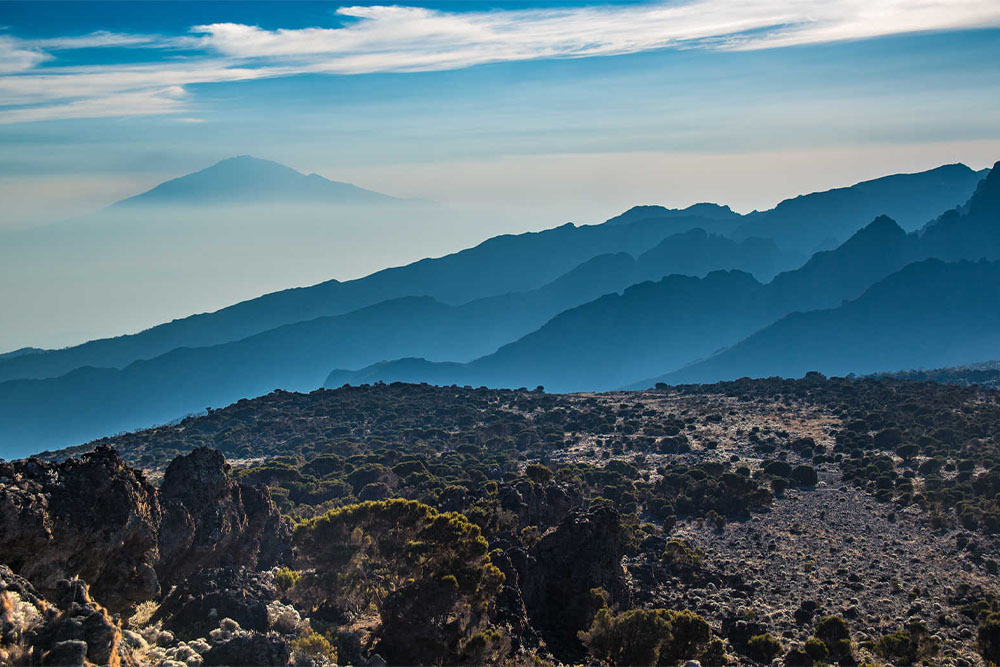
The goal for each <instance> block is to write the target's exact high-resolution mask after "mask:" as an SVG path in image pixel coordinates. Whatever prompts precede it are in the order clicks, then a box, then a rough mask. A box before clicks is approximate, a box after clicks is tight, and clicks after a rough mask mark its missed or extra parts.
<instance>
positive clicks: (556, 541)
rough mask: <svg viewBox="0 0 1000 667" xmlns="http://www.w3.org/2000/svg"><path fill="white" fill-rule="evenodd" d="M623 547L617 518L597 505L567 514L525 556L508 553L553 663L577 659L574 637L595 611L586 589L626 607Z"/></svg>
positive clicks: (579, 650)
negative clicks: (596, 590) (600, 592)
mask: <svg viewBox="0 0 1000 667" xmlns="http://www.w3.org/2000/svg"><path fill="white" fill-rule="evenodd" d="M624 542H625V531H624V529H623V528H622V525H621V521H620V518H619V516H618V513H617V512H616V511H615V510H614V509H612V508H610V507H607V506H601V507H597V508H595V509H591V510H589V511H582V510H576V511H573V512H571V513H570V514H569V515H567V516H566V518H564V519H563V520H562V521H561V522H560V523H559V525H558V527H556V529H555V530H553V531H551V532H549V533H547V534H545V535H544V536H543V537H542V539H541V540H539V542H538V544H536V545H535V546H534V547H533V548H532V549H531V552H530V553H524V552H523V551H519V550H512V551H511V552H510V555H511V560H512V561H513V562H514V565H515V567H516V568H517V570H518V575H519V578H520V582H521V591H522V594H523V596H524V602H525V606H526V607H527V609H528V615H529V618H530V619H531V621H532V624H533V626H534V627H535V629H536V630H537V631H538V632H539V634H541V635H542V637H543V638H544V639H545V640H546V642H547V643H548V645H549V647H550V648H551V649H552V652H553V653H554V654H555V655H556V656H557V657H558V658H560V659H562V660H572V659H576V658H578V657H580V655H582V645H581V644H580V640H579V639H578V638H577V632H579V631H580V630H585V629H586V628H587V627H588V626H589V624H590V621H591V619H592V618H593V614H594V612H595V611H596V609H597V606H596V605H595V600H594V598H593V596H592V595H591V589H594V588H602V589H604V590H605V591H606V592H607V594H608V598H609V601H610V602H611V603H612V604H627V602H628V598H629V591H628V587H627V585H626V582H625V572H624V570H623V569H622V564H621V561H622V555H623V553H624Z"/></svg>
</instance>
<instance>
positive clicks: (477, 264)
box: [0, 159, 978, 381]
mask: <svg viewBox="0 0 1000 667" xmlns="http://www.w3.org/2000/svg"><path fill="white" fill-rule="evenodd" d="M240 160H241V159H236V162H235V163H234V164H239V163H240ZM251 160H252V159H251ZM244 161H245V160H244ZM258 162H264V161H253V162H252V163H251V164H253V165H256V166H257V167H260V168H261V169H262V170H265V171H268V172H270V171H276V172H278V173H280V174H282V176H280V178H279V179H278V180H281V179H286V178H291V179H292V180H295V181H299V180H301V179H307V178H309V177H305V176H302V175H301V174H299V173H298V172H295V171H294V170H290V169H287V168H285V167H281V166H280V165H274V164H273V163H264V164H263V165H258V164H257V163H258ZM216 166H217V167H218V166H219V165H216ZM212 169H213V168H209V170H206V171H211V170H212ZM942 170H943V171H942ZM937 171H941V173H940V174H938V176H937V177H935V178H931V177H927V178H921V176H922V175H919V174H918V175H913V176H907V177H905V178H902V180H901V181H899V182H900V183H902V185H901V186H899V187H897V189H900V188H901V189H902V191H905V192H909V193H910V194H912V195H913V196H916V197H925V198H926V197H927V196H928V195H926V193H924V192H923V191H924V190H930V191H934V189H935V188H936V187H938V186H939V184H938V181H940V182H941V183H943V184H944V185H941V187H944V188H945V189H946V190H948V192H946V193H945V194H942V195H940V197H938V198H939V199H941V200H944V199H949V197H951V196H952V194H953V193H952V190H954V189H960V188H959V187H958V186H954V185H953V181H955V182H958V183H959V185H961V183H965V182H966V181H970V180H972V179H971V178H970V177H969V174H972V173H973V172H971V170H968V169H967V168H965V167H961V166H957V167H954V168H941V170H935V172H937ZM287 172H290V174H289V173H287ZM926 173H927V174H930V173H931V172H926ZM194 176H196V174H193V175H190V176H189V177H183V178H181V179H177V181H174V182H172V183H174V185H171V186H170V187H167V185H168V184H164V185H163V186H161V187H163V188H165V189H164V190H163V191H160V194H157V195H156V196H157V197H159V196H161V195H162V196H168V195H170V193H171V192H175V191H177V190H178V189H182V188H181V185H183V184H182V183H181V182H182V181H183V182H185V183H188V184H190V183H191V181H185V179H188V178H193V177H194ZM974 177H975V178H978V177H977V176H975V175H974ZM220 178H221V176H220ZM887 178H888V179H890V181H891V182H893V183H895V182H896V181H892V180H891V179H895V177H887ZM882 180H885V179H879V181H873V182H872V183H878V182H880V181H882ZM897 180H899V179H897ZM861 185H864V184H861ZM857 187H860V186H857ZM968 187H969V190H970V191H971V188H972V187H973V185H969V186H968ZM907 188H909V190H907ZM948 188H951V189H950V190H949V189H948ZM157 190H158V188H154V190H153V191H151V193H152V192H156V191H157ZM846 190H851V189H850V188H848V189H846ZM852 192H853V191H852ZM148 194H149V193H148ZM821 194H822V193H821ZM862 194H864V193H862ZM150 196H153V195H152V194H150ZM866 196H867V195H866ZM935 197H937V195H935ZM800 199H802V200H804V201H805V202H807V203H808V202H814V201H820V202H821V201H822V199H823V198H820V199H819V200H816V199H815V196H814V195H808V196H806V197H803V198H800ZM932 199H933V197H932ZM790 201H796V200H790ZM961 201H964V197H955V198H954V200H949V203H948V204H947V205H942V206H941V207H939V208H935V209H934V210H933V212H928V213H927V215H926V218H930V217H933V216H934V215H937V214H938V213H939V212H940V211H941V210H944V209H945V208H947V207H949V206H954V205H956V204H958V203H960V202H961ZM931 204H933V205H934V206H936V205H937V200H935V201H933V202H931ZM796 206H798V207H799V209H800V210H801V212H802V214H803V215H807V216H813V215H815V214H816V210H817V206H816V205H815V204H810V205H809V206H804V207H803V205H802V204H801V203H800V204H797V205H796ZM788 208H789V205H785V206H784V207H782V206H780V205H779V207H778V208H777V209H775V211H778V209H781V210H782V211H785V210H786V209H788ZM851 211H852V215H853V214H854V213H856V211H855V210H854V209H851ZM879 212H881V211H879ZM771 213H773V212H769V213H766V214H759V215H761V216H765V217H766V216H767V215H770V214H771ZM782 216H783V217H782V218H781V219H783V220H786V221H788V220H789V219H790V218H789V215H788V214H786V213H782ZM872 217H874V215H871V216H867V217H865V218H858V219H856V220H853V221H852V222H851V223H850V224H851V225H853V228H857V227H859V226H860V225H861V224H862V223H863V221H864V220H870V219H871V218H872ZM741 219H743V218H741V217H740V216H739V215H738V214H735V213H733V212H732V211H730V210H729V209H728V208H726V207H720V206H716V205H712V204H698V205H695V206H693V207H689V208H688V209H684V210H680V211H677V210H670V209H663V208H662V207H636V208H634V209H631V210H630V211H628V212H626V213H625V214H623V215H622V216H619V217H618V218H613V219H612V221H609V222H610V224H604V225H595V226H583V227H575V226H573V225H563V226H562V227H557V228H555V229H550V230H546V231H544V232H538V233H528V234H520V235H516V236H510V235H505V236H498V237H495V238H492V239H489V240H488V241H485V242H483V243H481V244H479V245H477V246H475V247H473V248H470V249H468V250H464V251H461V252H458V253H454V254H451V255H447V256H444V257H441V258H436V259H426V260H421V261H419V262H414V263H412V264H409V265H406V266H402V267H397V268H393V269H386V270H384V271H379V272H377V273H374V274H371V275H370V276H367V277H365V278H361V279H358V280H352V281H347V282H339V281H335V280H331V281H327V282H323V283H319V284H316V285H313V286H311V287H305V288H297V289H291V290H283V291H280V292H273V293H271V294H266V295H264V296H261V297H258V298H255V299H250V300H247V301H243V302H240V303H237V304H235V305H233V306H229V307H227V308H223V309H221V310H218V311H215V312H211V313H203V314H199V315H192V316H190V317H186V318H183V319H179V320H174V321H172V322H168V323H166V324H162V325H159V326H156V327H153V328H151V329H147V330H145V331H142V332H140V333H137V334H132V335H127V336H119V337H116V338H106V339H99V340H94V341H91V342H88V343H84V344H83V345H78V346H74V347H71V348H66V349H61V350H47V351H44V352H41V353H38V354H32V355H29V356H26V357H23V358H0V381H3V380H8V379H16V378H46V377H56V376H59V375H62V374H64V373H67V372H69V371H71V370H73V369H75V368H80V367H83V366H96V367H107V368H123V367H125V366H127V365H128V364H130V363H132V362H133V361H136V360H140V359H151V358H154V357H156V356H159V355H161V354H164V353H166V352H169V351H170V350H172V349H174V348H177V347H201V346H208V345H216V344H220V343H225V342H230V341H235V340H240V339H242V338H246V337H248V336H252V335H255V334H257V333H261V332H263V331H267V330H269V329H273V328H276V327H279V326H282V325H285V324H289V323H293V322H300V321H307V320H310V319H314V318H317V317H324V316H330V315H338V314H344V313H348V312H351V311H353V310H356V309H358V308H363V307H366V306H369V305H373V304H375V303H378V302H380V301H384V300H387V299H394V298H398V297H402V296H420V295H426V296H432V297H434V298H435V299H438V300H440V301H442V302H445V303H450V304H460V303H464V302H467V301H471V300H475V299H479V298H483V297H488V296H495V295H502V294H506V293H508V292H520V291H527V290H531V289H535V288H537V287H539V286H541V285H544V284H546V283H548V282H551V281H552V280H555V279H556V278H557V277H558V276H560V275H562V274H564V273H566V272H568V271H570V270H571V269H572V268H573V267H574V266H577V265H579V264H581V263H583V262H585V261H587V260H588V259H590V258H592V257H595V256H597V255H599V254H604V253H615V252H626V253H629V254H632V255H634V256H639V255H641V254H643V253H645V252H646V251H649V250H651V249H652V248H653V247H654V246H656V245H657V244H658V243H660V242H661V241H662V240H663V239H665V238H666V237H668V236H670V235H673V234H676V233H678V232H684V231H687V230H690V229H694V228H697V227H700V228H702V229H708V230H710V231H711V230H713V229H718V225H719V224H722V225H726V226H731V225H732V224H733V223H734V222H738V221H739V220H741ZM762 219H763V218H762ZM809 219H811V218H809ZM748 224H749V223H748ZM806 226H808V225H806ZM813 226H815V225H813ZM761 229H763V230H764V231H768V230H769V229H771V228H767V227H766V226H764V227H761ZM774 229H777V228H774ZM741 234H742V237H745V240H747V239H749V238H750V237H752V236H754V235H755V230H754V229H753V228H751V227H749V226H747V225H744V226H743V230H742V232H741ZM764 236H767V234H764ZM793 255H794V253H793ZM755 261H756V260H755ZM791 266H794V259H793V257H789V256H787V255H778V256H777V258H776V260H775V263H774V264H773V265H754V264H749V263H741V262H735V263H733V264H731V265H730V266H722V265H718V264H716V265H713V266H712V267H710V268H741V269H744V270H748V271H751V272H752V273H754V274H755V275H757V276H758V277H759V278H761V279H764V280H766V279H768V278H769V277H770V275H772V274H773V273H774V272H776V271H778V270H781V269H783V268H790V267H791ZM709 270H710V269H709ZM687 272H689V273H694V274H696V275H697V272H695V271H687ZM660 275H663V274H662V273H659V274H657V273H655V272H654V273H653V274H649V273H645V274H642V275H641V278H646V279H650V278H658V277H659V276H660Z"/></svg>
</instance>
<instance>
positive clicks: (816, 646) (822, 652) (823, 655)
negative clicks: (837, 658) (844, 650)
mask: <svg viewBox="0 0 1000 667" xmlns="http://www.w3.org/2000/svg"><path fill="white" fill-rule="evenodd" d="M803 648H804V650H805V652H806V654H807V655H808V656H809V657H810V658H812V659H813V660H816V661H817V662H818V661H821V660H826V659H827V658H828V657H829V656H830V649H828V648H827V647H826V644H825V643H824V642H823V640H822V639H820V638H819V637H810V638H809V639H807V640H806V643H805V646H804V647H803Z"/></svg>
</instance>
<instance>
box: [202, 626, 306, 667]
mask: <svg viewBox="0 0 1000 667" xmlns="http://www.w3.org/2000/svg"><path fill="white" fill-rule="evenodd" d="M290 655H291V651H290V650H289V648H288V644H287V643H286V642H285V640H283V639H282V638H281V637H279V636H278V635H276V634H274V633H269V634H266V635H265V634H260V633H256V632H254V633H246V634H240V635H238V636H236V637H233V638H232V639H230V640H229V641H227V642H225V643H223V644H219V645H218V646H214V647H212V648H211V649H210V650H209V651H208V652H206V653H205V655H204V656H203V657H204V663H203V664H204V665H206V667H207V666H208V665H229V666H232V667H239V666H241V665H259V666H260V667H265V666H267V667H270V666H271V665H287V664H288V658H289V657H290Z"/></svg>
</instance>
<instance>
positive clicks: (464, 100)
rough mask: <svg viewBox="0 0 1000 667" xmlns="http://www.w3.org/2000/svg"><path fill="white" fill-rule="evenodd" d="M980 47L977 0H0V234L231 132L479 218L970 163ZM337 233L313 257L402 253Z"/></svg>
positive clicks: (603, 209)
mask: <svg viewBox="0 0 1000 667" xmlns="http://www.w3.org/2000/svg"><path fill="white" fill-rule="evenodd" d="M997 53H1000V3H998V2H992V1H989V0H921V1H920V2H914V1H913V0H790V1H778V0H687V1H668V2H660V1H657V2H649V1H646V2H632V1H627V2H597V3H595V2H588V1H579V0H574V1H570V0H565V1H560V2H539V1H537V0H523V1H519V2H504V1H498V2H433V3H420V2H401V3H400V4H397V5H392V6H379V5H339V4H336V3H323V2H304V3H300V2H251V3H243V2H236V1H229V2H194V3H188V2H167V3H158V2H136V3H119V2H68V3H63V2H24V3H19V2H0V202H2V205H0V232H3V231H6V230H23V229H26V228H34V227H38V226H41V225H46V224H49V223H53V222H58V221H63V220H68V219H69V220H72V219H74V218H77V217H79V216H82V215H85V214H87V213H90V212H92V211H95V210H99V209H100V208H102V207H104V206H106V205H108V204H110V203H112V202H114V201H116V200H118V199H121V198H123V197H126V196H129V195H132V194H135V193H137V192H140V191H143V190H145V189H148V188H150V187H152V186H154V185H155V184H157V183H159V182H161V181H163V180H165V179H168V178H173V177H176V176H179V175H182V174H184V173H188V172H191V171H195V170H197V169H201V168H204V167H206V166H208V165H210V164H212V163H214V162H216V161H218V160H221V159H224V158H227V157H231V156H234V155H244V154H250V155H255V156H257V157H261V158H266V159H272V160H276V161H278V162H281V163H283V164H286V165H289V166H291V167H294V168H296V169H298V170H300V171H302V172H305V173H310V172H316V173H319V174H321V175H323V176H326V177H328V178H331V179H334V180H340V181H348V182H352V183H356V184H358V185H360V186H363V187H366V188H370V189H373V190H377V191H380V192H386V193H389V194H393V195H397V196H404V197H419V198H424V199H430V200H433V201H436V202H440V203H441V204H442V205H444V206H447V207H450V210H452V211H453V212H456V213H455V214H456V215H459V216H461V215H464V216H465V217H466V218H467V224H468V225H471V226H475V225H476V224H480V221H482V223H481V225H482V227H481V229H478V232H480V233H479V236H483V237H485V236H486V235H488V234H489V233H496V232H497V231H498V230H500V231H524V230H527V229H539V228H543V227H550V226H555V225H558V224H561V223H562V222H565V221H567V220H572V221H575V222H584V223H593V222H599V221H601V220H603V219H605V218H607V217H609V216H611V215H614V214H616V213H618V212H620V211H621V210H624V209H625V208H628V207H629V206H631V205H635V204H653V203H658V204H664V205H668V206H686V205H689V204H692V203H695V202H698V201H716V202H719V203H724V204H729V205H731V206H732V207H733V208H734V209H736V210H739V211H744V212H745V211H749V210H752V209H755V208H757V209H764V208H769V207H771V206H773V205H774V204H775V203H777V202H778V201H780V200H781V199H783V198H785V197H789V196H794V195H796V194H800V193H803V192H808V191H814V190H821V189H827V188H830V187H836V186H842V185H848V184H851V183H854V182H857V181H860V180H864V179H867V178H874V177H877V176H881V175H885V174H888V173H895V172H903V171H919V170H923V169H928V168H932V167H934V166H937V165H940V164H944V163H952V162H964V163H966V164H968V165H969V166H971V167H974V168H976V169H980V168H983V167H986V166H990V165H992V164H993V162H995V161H996V160H997V159H1000V123H997V122H996V120H997V114H996V110H997V109H998V108H1000V59H998V58H997V57H996V54H997ZM486 221H489V222H488V224H487V222H486ZM475 236H476V233H470V235H469V238H473V237H475ZM447 241H448V239H442V243H441V248H442V251H445V250H447V249H450V247H449V243H447ZM352 253H353V255H354V256H355V257H359V258H362V259H364V260H365V261H364V262H361V263H360V264H358V263H355V264H352V265H351V267H350V268H347V267H345V266H338V265H337V263H336V262H334V263H332V264H331V265H330V266H329V267H328V268H327V272H328V274H329V277H338V278H347V277H353V276H354V275H359V274H362V273H364V272H365V271H367V270H374V269H376V268H380V267H381V266H384V265H386V264H387V263H391V262H392V261H402V259H404V258H403V257H402V256H397V255H393V256H392V257H389V256H387V255H385V254H384V253H380V246H379V245H378V244H377V243H368V244H361V243H360V242H359V245H357V246H356V247H354V248H352ZM366 262H367V263H366ZM311 271H312V272H311V273H309V274H308V276H307V275H305V274H294V273H289V274H288V275H287V276H285V278H282V277H281V274H280V272H278V271H276V272H275V275H274V276H271V277H269V278H268V280H269V281H271V282H269V283H267V285H270V286H271V287H272V288H274V289H278V288H281V287H285V286H291V285H292V284H300V283H301V282H302V281H304V280H307V279H309V278H311V277H313V276H314V275H319V273H318V270H312V269H311ZM4 280H7V281H8V284H6V285H3V286H0V287H2V288H3V289H4V290H6V291H7V292H11V293H16V292H17V287H18V285H12V284H10V281H11V280H15V281H16V280H17V276H15V277H10V276H9V275H8V276H7V277H5V278H4ZM272 283H273V284H272ZM267 285H264V284H258V283H254V284H253V285H252V289H264V288H265V287H267ZM50 287H51V286H50ZM248 289H249V288H248ZM233 296H234V294H230V293H228V292H227V293H226V294H225V298H231V297H233ZM222 298H223V297H222V296H219V298H218V299H215V300H214V301H213V300H208V301H205V302H204V303H201V302H199V303H198V304H197V306H195V305H194V304H193V305H192V307H199V308H200V307H204V308H209V307H212V306H218V305H223V304H222V303H221V301H220V300H221V299H222ZM181 302H182V299H180V298H178V299H177V303H178V304H180V303H181ZM0 305H3V304H0ZM180 308H181V306H180V305H176V306H174V307H173V310H170V311H169V312H168V311H163V312H160V313H149V314H148V315H147V316H146V319H144V320H142V321H141V322H140V321H138V320H137V321H134V322H131V323H126V322H125V321H124V320H123V321H118V320H115V322H114V326H124V327H138V326H140V325H141V324H143V323H145V324H152V323H153V322H154V321H155V318H156V317H157V316H165V315H167V314H170V315H172V316H179V315H180V314H182V313H181V312H180V311H179V310H178V309H180ZM40 321H41V320H40ZM41 326H42V325H41V324H38V325H37V326H36V325H32V327H34V328H32V327H28V328H26V329H25V330H24V331H23V332H22V333H21V334H19V335H18V336H17V337H16V341H19V342H25V343H26V342H27V341H28V339H34V338H32V337H33V336H34V335H35V333H38V334H39V336H37V338H38V339H43V338H45V337H44V336H41V335H40V334H41V333H42V332H41V331H40V330H39V329H38V327H41ZM68 331H69V330H68V329H67V332H68ZM94 333H97V330H95V329H92V328H86V327H83V328H79V329H78V330H74V333H72V334H70V333H65V334H60V335H58V336H56V335H52V336H49V337H48V338H47V340H50V341H51V342H58V343H65V342H70V341H71V340H72V338H73V337H74V336H86V335H90V334H94ZM14 344H15V338H10V339H9V340H6V341H5V340H4V339H3V337H2V336H0V348H4V347H5V346H10V345H14ZM0 351H2V349H0Z"/></svg>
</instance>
